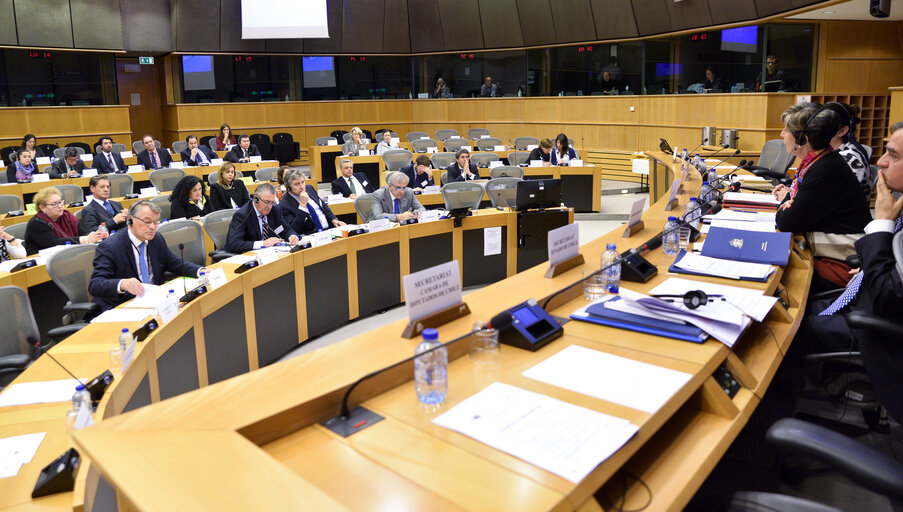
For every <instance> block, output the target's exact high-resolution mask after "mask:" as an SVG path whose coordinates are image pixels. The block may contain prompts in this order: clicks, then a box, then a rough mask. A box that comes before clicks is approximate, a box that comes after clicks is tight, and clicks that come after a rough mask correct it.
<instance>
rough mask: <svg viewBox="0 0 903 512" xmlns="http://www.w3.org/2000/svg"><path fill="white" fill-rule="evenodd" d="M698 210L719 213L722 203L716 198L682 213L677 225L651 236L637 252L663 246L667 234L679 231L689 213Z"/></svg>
mask: <svg viewBox="0 0 903 512" xmlns="http://www.w3.org/2000/svg"><path fill="white" fill-rule="evenodd" d="M697 210H702V214H703V215H705V214H708V213H718V212H719V211H721V205H720V204H718V201H717V200H714V199H713V200H711V201H708V202H705V203H702V204H699V205H697V206H696V208H694V209H692V210H690V211H688V212H685V213H684V214H683V215H681V216H680V217H679V218H678V222H677V226H675V227H673V228H671V229H669V230H667V231H663V232H662V233H661V234H660V235H656V236H654V237H652V238H650V239H649V240H647V241H646V242H645V243H644V244H643V245H641V246H639V247H637V248H636V252H639V253H641V254H645V253H647V252H649V251H653V250H655V249H658V248H659V247H661V246H662V240H663V239H664V238H665V235H668V234H670V233H672V232H674V231H677V230H679V229H681V228H683V227H684V223H685V222H686V216H687V214H690V213H693V212H695V211H697Z"/></svg>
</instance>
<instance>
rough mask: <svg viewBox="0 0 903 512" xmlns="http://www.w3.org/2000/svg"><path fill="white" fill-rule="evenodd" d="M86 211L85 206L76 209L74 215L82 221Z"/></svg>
mask: <svg viewBox="0 0 903 512" xmlns="http://www.w3.org/2000/svg"><path fill="white" fill-rule="evenodd" d="M84 213H85V209H84V208H79V209H78V210H76V211H75V212H74V213H73V214H72V215H74V216H75V218H76V219H78V220H79V222H81V220H82V216H83V215H84Z"/></svg>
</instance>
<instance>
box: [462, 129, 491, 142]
mask: <svg viewBox="0 0 903 512" xmlns="http://www.w3.org/2000/svg"><path fill="white" fill-rule="evenodd" d="M483 135H489V130H487V129H486V128H471V129H469V130H467V138H468V139H470V140H479V138H480V137H482V136H483Z"/></svg>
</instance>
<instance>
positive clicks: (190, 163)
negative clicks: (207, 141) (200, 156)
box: [179, 146, 219, 167]
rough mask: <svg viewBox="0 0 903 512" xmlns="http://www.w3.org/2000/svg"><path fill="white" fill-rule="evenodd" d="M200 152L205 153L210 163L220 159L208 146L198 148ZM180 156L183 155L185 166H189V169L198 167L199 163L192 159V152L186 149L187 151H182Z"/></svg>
mask: <svg viewBox="0 0 903 512" xmlns="http://www.w3.org/2000/svg"><path fill="white" fill-rule="evenodd" d="M198 151H200V152H202V153H204V156H205V157H207V161H208V162H209V161H211V160H213V159H214V158H219V157H218V156H216V153H214V152H213V150H212V149H210V148H209V147H207V146H198ZM179 154H180V155H182V162H184V163H185V165H187V166H189V167H195V166H197V165H198V163H197V162H196V161H194V160H192V159H191V150H190V149H186V150H185V151H182V152H180V153H179Z"/></svg>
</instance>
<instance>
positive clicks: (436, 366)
mask: <svg viewBox="0 0 903 512" xmlns="http://www.w3.org/2000/svg"><path fill="white" fill-rule="evenodd" d="M440 345H441V343H439V331H437V330H436V329H424V330H423V341H421V342H420V344H419V345H417V348H416V349H415V350H414V355H417V354H421V353H423V352H426V351H427V350H430V349H431V348H434V347H438V346H440ZM414 388H415V390H416V391H417V399H418V400H420V401H421V402H423V403H425V404H430V405H434V404H441V403H442V402H443V401H444V400H445V396H446V395H448V349H446V348H445V347H442V348H439V349H436V350H433V351H432V352H430V353H428V354H424V355H422V356H419V357H417V358H415V359H414Z"/></svg>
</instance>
